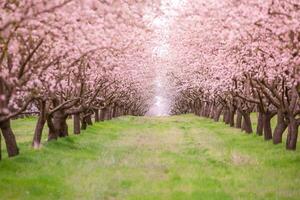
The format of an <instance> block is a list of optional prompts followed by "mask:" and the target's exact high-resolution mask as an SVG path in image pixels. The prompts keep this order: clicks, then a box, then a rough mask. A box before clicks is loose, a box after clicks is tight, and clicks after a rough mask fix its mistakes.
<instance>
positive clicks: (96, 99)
mask: <svg viewBox="0 0 300 200" xmlns="http://www.w3.org/2000/svg"><path fill="white" fill-rule="evenodd" d="M145 6H146V2H143V1H97V0H85V1H82V0H51V1H47V0H21V1H10V0H4V1H0V129H1V132H2V135H3V137H4V140H5V143H6V148H7V153H8V156H9V157H12V156H16V155H18V154H19V149H18V146H17V142H16V138H15V135H14V133H13V130H12V128H11V119H13V118H14V117H17V116H19V115H21V114H29V113H34V114H37V115H38V121H37V124H36V128H35V132H34V137H33V142H32V146H33V147H34V148H40V146H41V138H42V132H43V129H44V126H45V125H47V126H48V128H49V133H48V141H50V140H56V139H57V138H59V137H66V136H68V134H69V133H68V125H67V123H66V120H67V119H68V118H69V117H70V116H73V120H74V134H80V130H81V129H85V128H86V126H87V125H91V124H92V120H91V117H92V116H94V117H95V121H101V120H105V119H111V118H113V117H117V116H120V115H127V114H131V115H143V114H144V113H145V112H146V111H147V110H148V107H149V105H148V104H149V99H150V97H151V92H152V86H151V84H150V83H151V78H152V77H151V73H150V72H151V69H145V67H144V66H147V62H148V61H149V59H148V57H147V56H146V55H147V54H146V53H147V51H146V50H145V44H147V42H146V41H147V40H148V39H149V34H148V33H149V30H148V29H147V27H146V26H145V24H144V21H143V16H142V14H141V13H143V7H145ZM147 70H149V73H147Z"/></svg>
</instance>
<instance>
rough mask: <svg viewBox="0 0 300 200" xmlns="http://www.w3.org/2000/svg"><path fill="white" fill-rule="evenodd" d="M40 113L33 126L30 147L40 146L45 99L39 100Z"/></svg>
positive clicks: (44, 119) (43, 123) (44, 120)
mask: <svg viewBox="0 0 300 200" xmlns="http://www.w3.org/2000/svg"><path fill="white" fill-rule="evenodd" d="M39 103H40V105H39V106H40V115H39V118H38V121H37V123H36V126H35V130H34V136H33V140H32V144H31V145H32V147H33V148H34V149H39V148H40V146H41V140H42V134H43V129H44V126H45V123H46V101H40V102H39Z"/></svg>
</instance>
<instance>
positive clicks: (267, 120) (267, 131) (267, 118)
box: [263, 111, 272, 140]
mask: <svg viewBox="0 0 300 200" xmlns="http://www.w3.org/2000/svg"><path fill="white" fill-rule="evenodd" d="M271 119H272V114H271V113H270V112H268V111H267V112H265V113H264V115H263V120H264V122H263V124H264V139H265V140H271V139H272V128H271Z"/></svg>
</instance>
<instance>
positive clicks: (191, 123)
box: [0, 115, 300, 200]
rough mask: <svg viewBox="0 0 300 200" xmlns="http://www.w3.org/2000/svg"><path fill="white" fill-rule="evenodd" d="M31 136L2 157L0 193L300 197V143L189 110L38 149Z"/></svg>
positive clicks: (118, 122) (106, 198)
mask: <svg viewBox="0 0 300 200" xmlns="http://www.w3.org/2000/svg"><path fill="white" fill-rule="evenodd" d="M14 123H16V124H14V126H16V127H17V128H19V129H20V130H22V129H23V130H24V131H23V132H26V133H27V132H30V131H28V130H27V129H30V128H32V127H34V120H32V119H28V120H25V121H24V120H23V121H15V122H14ZM26 128H27V129H26ZM30 136H31V135H30V134H29V133H28V135H22V137H21V136H19V138H25V139H23V140H22V144H21V155H20V156H18V157H16V158H13V159H7V158H5V159H4V160H3V161H1V162H0V199H10V200H12V199H22V200H23V199H25V200H26V199H99V200H102V199H103V200H160V199H161V200H168V199H172V200H173V199H174V200H176V199H178V200H179V199H182V200H193V199H195V200H200V199H205V200H206V199H218V200H220V199H263V200H266V199H272V200H273V199H280V200H281V199H295V200H296V199H299V198H300V190H299V186H300V151H299V150H297V151H296V152H287V151H285V150H284V146H283V145H278V146H274V145H272V144H271V142H264V141H263V139H262V138H260V137H258V136H255V135H246V134H244V133H241V132H240V131H239V130H237V129H234V128H229V127H227V126H225V125H223V124H222V123H214V122H212V121H210V120H208V119H202V118H198V117H195V116H192V115H183V116H174V117H165V118H155V117H153V118H149V117H140V118H137V117H123V118H120V119H115V120H112V121H109V122H102V123H97V124H95V125H94V126H92V127H90V128H89V129H88V130H87V131H85V132H84V133H83V134H81V135H80V136H70V137H68V138H65V139H60V140H58V141H57V142H51V143H48V144H45V145H44V147H43V148H42V149H41V150H38V151H35V150H32V149H30V148H29V145H30V142H29V139H31V137H30ZM298 149H299V148H298Z"/></svg>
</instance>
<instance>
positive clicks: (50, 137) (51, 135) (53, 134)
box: [47, 116, 58, 141]
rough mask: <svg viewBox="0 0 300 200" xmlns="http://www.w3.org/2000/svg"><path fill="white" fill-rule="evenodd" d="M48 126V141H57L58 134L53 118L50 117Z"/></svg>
mask: <svg viewBox="0 0 300 200" xmlns="http://www.w3.org/2000/svg"><path fill="white" fill-rule="evenodd" d="M47 125H48V128H49V133H48V141H51V140H57V138H58V135H57V134H56V131H55V127H54V125H53V122H52V117H50V116H49V117H47Z"/></svg>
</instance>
